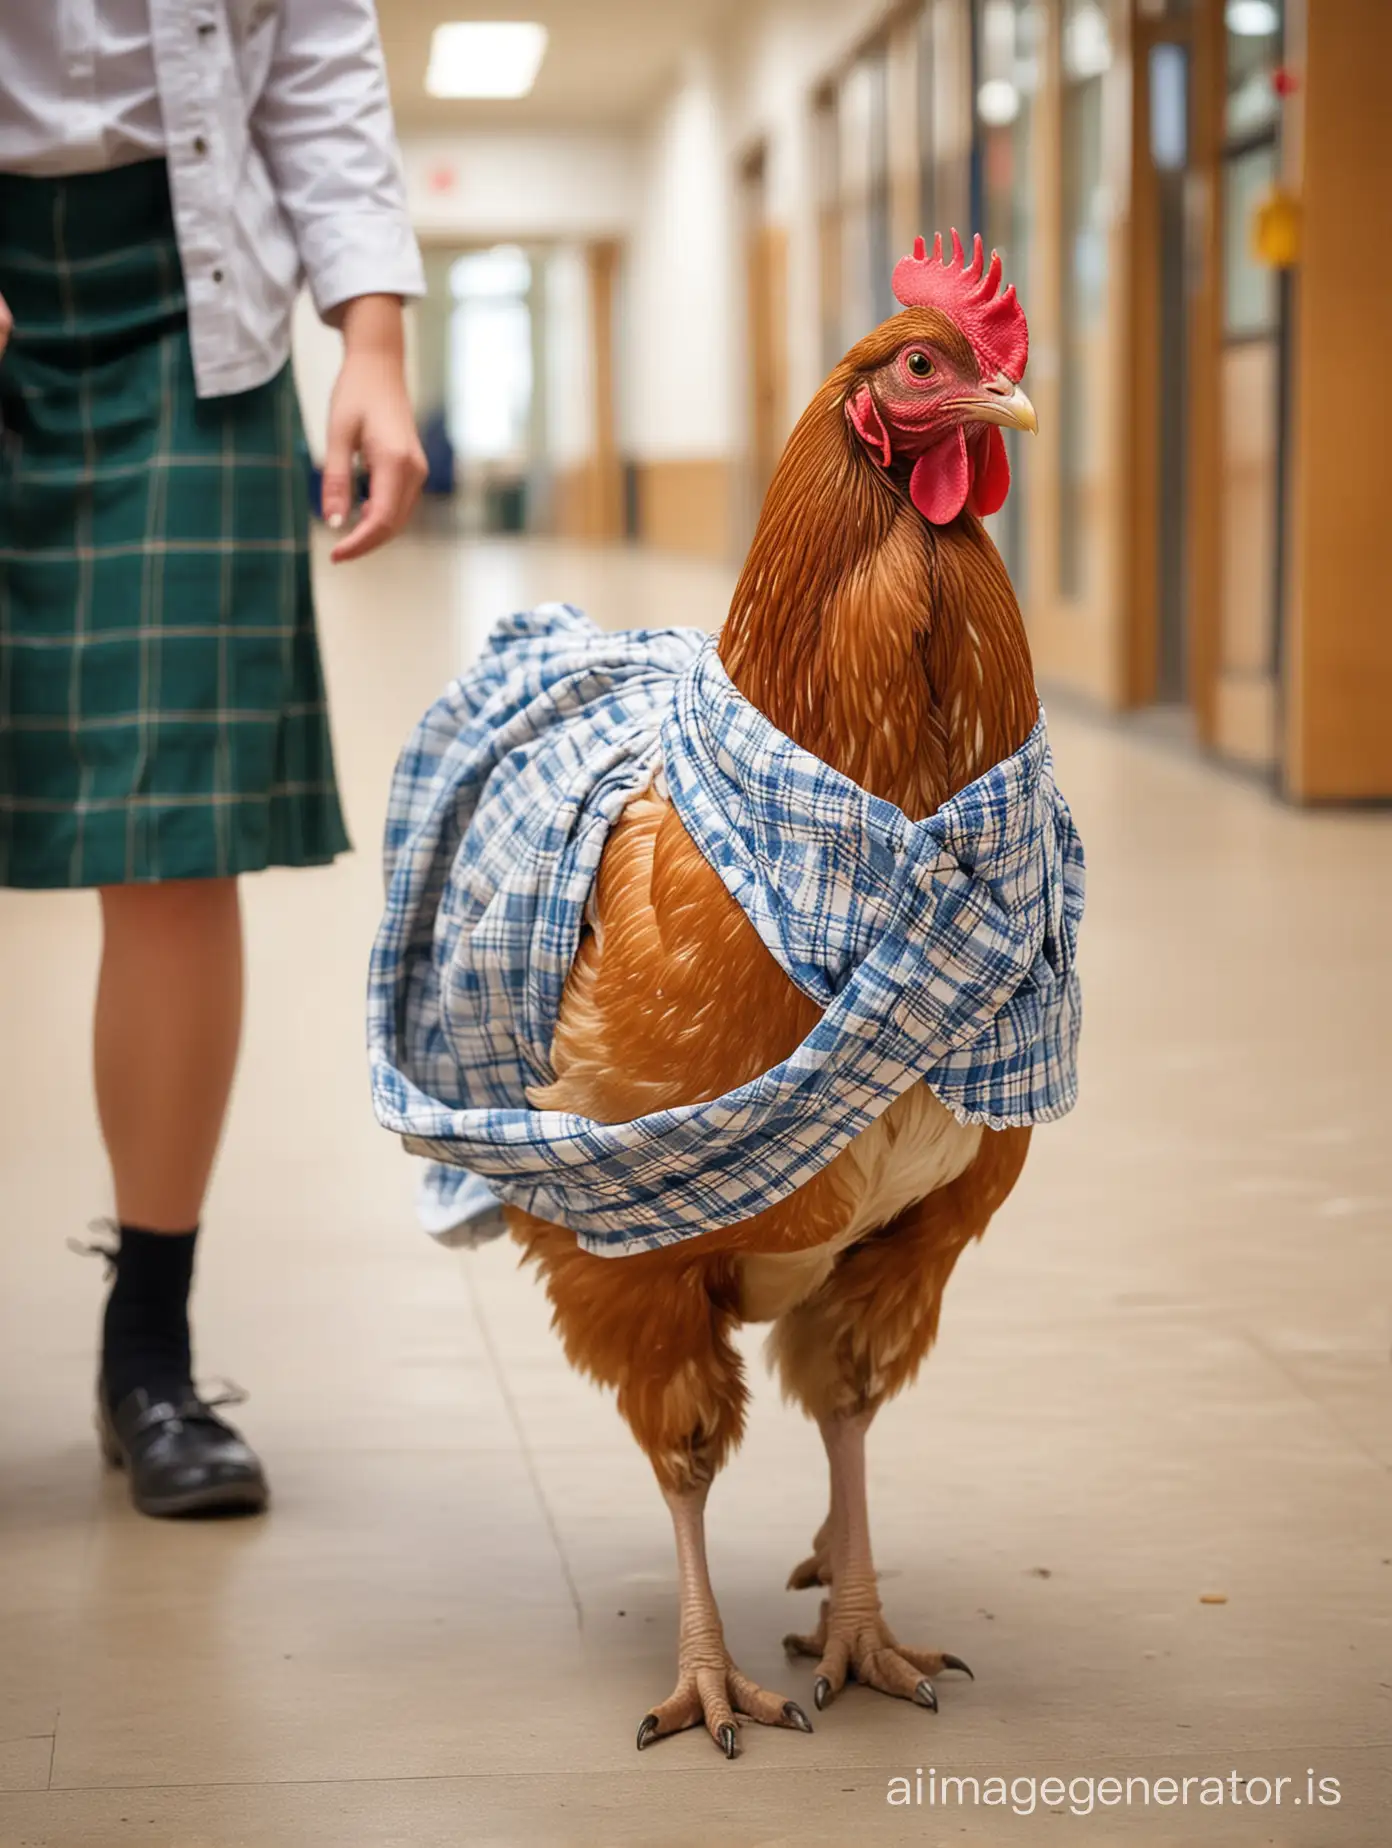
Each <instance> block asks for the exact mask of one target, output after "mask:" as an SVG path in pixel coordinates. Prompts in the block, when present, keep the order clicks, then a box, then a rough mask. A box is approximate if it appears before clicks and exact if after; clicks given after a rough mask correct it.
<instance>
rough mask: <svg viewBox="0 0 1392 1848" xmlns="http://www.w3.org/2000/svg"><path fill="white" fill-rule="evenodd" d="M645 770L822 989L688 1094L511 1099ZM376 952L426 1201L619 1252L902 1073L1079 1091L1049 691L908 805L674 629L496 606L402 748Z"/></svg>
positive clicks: (958, 1104) (969, 1116) (805, 981)
mask: <svg viewBox="0 0 1392 1848" xmlns="http://www.w3.org/2000/svg"><path fill="white" fill-rule="evenodd" d="M659 773H660V774H661V775H663V776H665V780H666V786H667V789H668V791H669V793H670V796H671V800H672V802H673V804H674V806H675V808H676V810H677V813H678V814H679V815H680V817H681V820H682V822H683V824H684V825H685V827H686V829H687V830H688V832H689V833H690V835H691V837H692V839H693V840H694V842H695V843H696V845H697V847H698V848H699V849H700V851H701V853H702V854H703V855H704V857H705V858H706V859H707V860H708V861H709V862H710V864H711V866H712V867H713V868H714V869H715V870H716V872H717V873H718V874H719V876H720V878H721V880H722V881H723V883H724V885H725V886H726V888H727V889H728V891H729V892H730V893H731V895H732V896H733V897H734V898H735V900H736V901H737V902H738V904H739V905H740V908H741V909H742V910H743V911H744V912H745V914H746V915H747V916H748V918H749V919H750V922H751V923H752V924H753V926H754V928H755V930H756V931H757V932H758V934H759V937H760V939H761V941H762V942H763V943H764V945H765V946H766V947H767V949H768V951H769V953H770V954H771V955H772V956H773V957H774V959H775V960H776V961H777V963H778V964H779V966H780V967H781V968H782V969H783V970H784V971H785V973H786V974H787V975H788V977H789V978H790V979H791V980H792V981H793V982H795V983H796V984H797V986H798V987H799V988H800V989H801V990H802V991H803V992H804V993H805V994H807V995H810V996H811V997H812V999H813V1000H814V1001H816V1002H817V1004H818V1006H819V1007H821V1008H822V1009H823V1010H824V1011H823V1013H822V1016H821V1019H820V1020H819V1021H818V1023H817V1025H816V1026H815V1027H814V1028H813V1030H812V1032H811V1033H810V1034H809V1035H808V1037H807V1038H806V1040H804V1041H803V1043H802V1045H800V1046H799V1047H798V1048H797V1050H796V1051H795V1052H794V1053H793V1054H792V1055H791V1057H789V1058H788V1059H786V1060H784V1061H783V1063H782V1064H780V1065H777V1066H775V1067H773V1069H771V1070H770V1071H767V1072H765V1073H763V1074H762V1075H761V1076H760V1077H758V1078H755V1079H754V1080H752V1082H750V1083H748V1084H745V1085H741V1086H740V1087H739V1088H738V1089H737V1090H734V1091H730V1092H728V1093H727V1094H726V1095H725V1096H723V1097H719V1098H716V1099H715V1100H714V1101H713V1102H710V1103H698V1104H691V1105H685V1106H682V1107H680V1108H677V1109H672V1110H662V1111H657V1112H654V1113H653V1114H651V1115H649V1116H645V1117H641V1118H639V1119H637V1120H636V1121H634V1122H630V1123H618V1124H601V1123H596V1122H593V1121H591V1120H590V1119H589V1118H586V1117H581V1116H576V1115H572V1114H569V1113H566V1112H561V1111H543V1110H534V1109H531V1108H529V1107H528V1103H527V1093H528V1088H529V1087H530V1086H534V1085H540V1084H546V1083H548V1082H550V1080H551V1079H552V1078H553V1076H554V1074H553V1072H552V1069H551V1065H550V1047H551V1040H552V1036H553V1033H554V1029H555V1024H556V1017H557V1012H558V1010H559V1007H560V1001H561V994H562V990H563V988H564V985H565V980H566V976H567V974H568V972H569V970H570V966H571V963H572V961H573V958H574V955H575V950H576V946H577V944H578V942H579V937H580V932H581V929H582V926H583V923H584V914H585V906H586V903H587V901H588V899H589V896H590V892H591V889H592V887H593V884H594V879H595V874H596V872H597V870H598V867H599V862H600V857H601V855H602V853H603V850H604V843H605V840H606V838H607V836H608V832H609V829H610V828H611V826H612V825H613V823H614V821H615V820H616V818H617V817H618V816H619V815H620V814H621V812H622V810H623V808H624V806H625V805H626V803H627V802H628V801H629V800H630V799H631V798H632V796H633V795H634V794H635V793H636V792H638V791H640V790H642V789H644V788H647V787H648V786H650V785H651V784H652V782H653V780H654V778H655V777H657V776H658V775H659ZM386 873H387V902H386V910H385V914H384V916H383V919H382V924H381V927H380V930H379V932H378V936H377V941H376V945H375V947H374V950H373V955H372V970H371V981H370V993H369V1029H368V1036H369V1046H370V1053H371V1064H372V1087H373V1101H374V1106H375V1108H376V1112H377V1116H378V1119H379V1121H380V1122H381V1123H383V1124H384V1125H385V1126H386V1127H387V1128H388V1129H391V1130H394V1131H395V1132H396V1133H397V1134H398V1135H400V1136H402V1137H403V1138H405V1140H406V1146H407V1147H408V1148H409V1149H410V1150H411V1151H412V1152H413V1153H416V1154H422V1155H427V1156H430V1157H433V1158H434V1161H435V1163H436V1165H435V1166H433V1167H432V1168H431V1170H430V1173H429V1175H428V1177H427V1181H426V1183H425V1187H424V1190H423V1198H422V1218H423V1219H424V1221H425V1222H426V1224H427V1226H428V1227H430V1229H432V1230H433V1231H435V1232H436V1233H437V1234H440V1233H444V1232H446V1231H451V1232H453V1231H457V1230H458V1229H459V1228H460V1227H461V1225H464V1226H472V1228H473V1231H474V1233H475V1234H488V1233H491V1232H493V1231H496V1230H498V1229H500V1225H501V1220H500V1215H499V1212H498V1202H499V1200H500V1199H501V1200H506V1201H510V1202H512V1203H513V1204H515V1205H517V1206H522V1207H525V1208H526V1209H527V1210H528V1211H530V1212H533V1213H535V1214H537V1215H538V1216H540V1217H541V1218H544V1219H549V1220H553V1221H555V1222H556V1223H558V1224H561V1225H565V1226H567V1227H569V1228H571V1229H572V1230H573V1231H574V1232H575V1233H576V1235H577V1237H578V1238H579V1240H580V1243H581V1244H582V1245H584V1246H586V1247H587V1248H588V1249H590V1250H592V1251H595V1252H599V1253H604V1254H609V1255H623V1254H625V1253H628V1252H632V1251H637V1250H642V1249H648V1248H651V1247H653V1246H657V1245H665V1244H670V1243H673V1242H674V1241H676V1240H678V1239H683V1238H691V1237H695V1236H697V1235H699V1234H700V1233H702V1232H706V1231H710V1230H712V1229H714V1228H715V1227H718V1226H726V1225H733V1224H736V1223H738V1222H739V1221H740V1220H743V1219H747V1218H749V1217H750V1216H751V1215H752V1214H754V1213H756V1212H759V1211H761V1210H762V1209H764V1208H766V1207H768V1206H770V1205H772V1204H773V1203H774V1202H776V1201H778V1200H781V1199H783V1198H785V1197H786V1196H787V1195H789V1194H791V1193H792V1192H794V1191H795V1190H796V1189H797V1188H798V1187H801V1186H803V1185H804V1184H805V1183H806V1182H807V1181H809V1180H811V1178H812V1177H813V1176H814V1175H815V1174H817V1173H818V1172H819V1171H820V1170H821V1169H822V1168H824V1167H825V1166H826V1165H827V1163H828V1162H829V1161H831V1159H832V1158H833V1157H834V1156H835V1155H836V1154H837V1153H838V1152H839V1151H840V1150H841V1149H842V1148H844V1147H845V1146H846V1144H847V1143H848V1142H850V1141H851V1140H852V1139H853V1138H854V1137H855V1136H857V1135H859V1134H860V1132H861V1131H862V1130H864V1129H866V1128H867V1127H868V1126H869V1125H870V1124H871V1123H873V1122H874V1121H875V1119H876V1118H877V1117H878V1116H880V1115H881V1114H882V1113H883V1112H884V1111H885V1110H886V1109H887V1108H888V1106H889V1105H890V1104H891V1103H892V1102H893V1101H894V1099H895V1098H896V1097H898V1096H899V1095H900V1094H901V1093H902V1092H904V1091H906V1090H907V1089H908V1088H909V1087H910V1086H911V1085H913V1084H915V1083H917V1082H919V1081H920V1080H922V1081H925V1082H926V1083H928V1084H929V1085H930V1087H931V1088H932V1090H933V1091H934V1092H935V1093H936V1094H937V1096H938V1097H939V1098H941V1100H942V1101H943V1103H944V1104H946V1105H947V1107H948V1108H949V1109H950V1110H951V1111H952V1112H953V1114H954V1115H955V1116H957V1117H958V1118H959V1119H960V1120H961V1121H962V1122H965V1123H985V1124H989V1125H991V1126H992V1127H994V1128H1004V1127H1006V1126H1008V1125H1012V1124H1024V1123H1040V1122H1047V1121H1049V1120H1051V1119H1052V1118H1055V1117H1059V1116H1062V1115H1063V1114H1064V1113H1065V1112H1066V1111H1068V1110H1069V1109H1070V1108H1071V1107H1072V1105H1073V1102H1074V1100H1075V1097H1076V1090H1077V1080H1076V1047H1077V1037H1078V1028H1079V1024H1080V1013H1081V1009H1080V999H1079V992H1078V979H1077V975H1076V972H1075V970H1074V953H1075V948H1076V942H1077V933H1078V925H1079V922H1080V919H1081V917H1082V910H1083V854H1082V847H1081V844H1080V842H1079V840H1078V836H1077V833H1076V832H1075V830H1074V827H1073V822H1072V818H1071V816H1070V815H1069V812H1068V807H1067V805H1066V803H1065V802H1064V800H1063V798H1062V796H1061V795H1060V794H1059V792H1058V790H1057V788H1056V786H1055V784H1054V777H1053V764H1052V759H1051V757H1050V753H1049V746H1048V739H1047V735H1046V732H1045V724H1044V714H1043V712H1042V710H1041V712H1040V715H1039V719H1038V721H1037V723H1036V724H1035V727H1034V730H1033V731H1032V732H1031V733H1030V735H1029V737H1028V738H1027V739H1026V740H1025V742H1024V744H1023V745H1021V747H1020V749H1019V750H1018V751H1016V752H1015V754H1014V755H1013V756H1012V757H1009V758H1007V759H1006V760H1005V761H1004V762H1003V763H1000V764H997V765H996V766H995V767H994V768H993V769H991V770H988V771H987V772H986V773H985V775H983V776H981V777H979V778H978V779H977V780H976V781H975V782H974V783H971V784H969V785H968V786H967V788H965V789H963V790H962V791H961V792H960V793H959V794H958V795H956V796H954V797H952V798H951V800H950V801H948V802H946V803H944V804H943V806H942V807H941V808H940V809H939V810H938V811H937V813H936V814H933V815H931V816H929V817H928V818H927V820H925V821H919V822H912V821H910V820H909V819H908V818H907V817H906V816H905V815H904V814H903V813H901V811H900V810H899V809H897V808H895V807H894V805H893V804H892V803H889V802H885V801H882V800H880V799H879V798H878V797H875V796H871V795H867V794H866V792H865V791H864V790H863V789H861V788H859V787H858V786H857V785H856V784H854V783H852V782H850V781H848V780H847V778H845V777H844V776H842V775H840V774H839V773H838V772H837V771H835V770H833V769H831V768H830V766H829V765H827V764H824V763H822V762H821V760H820V759H818V758H816V757H814V756H812V755H811V753H810V752H807V751H804V750H802V749H801V748H800V747H799V746H798V745H796V744H794V743H793V742H792V740H791V739H790V738H787V737H785V736H784V735H783V733H781V732H780V731H778V730H777V729H776V728H775V727H774V726H773V725H771V724H770V723H769V721H768V720H767V719H765V718H764V717H763V715H762V714H761V713H760V712H759V711H758V710H757V709H756V708H755V707H753V706H751V705H750V704H749V702H748V701H747V700H746V699H744V698H743V696H742V695H741V694H740V693H738V692H737V691H736V689H735V688H734V686H732V684H731V683H730V680H729V678H728V677H727V675H726V673H725V670H724V668H723V667H722V666H721V664H720V661H719V658H718V656H717V654H716V652H715V647H714V644H713V643H712V642H711V641H710V640H709V639H708V638H706V637H704V636H702V635H700V634H698V633H696V632H694V631H688V630H673V629H666V630H640V631H630V632H628V633H625V634H621V635H606V634H602V633H601V632H600V631H599V630H597V629H596V628H595V627H594V625H593V624H592V623H590V622H589V621H588V619H587V618H586V617H584V616H582V615H581V614H580V612H579V611H577V610H573V609H571V608H570V607H569V606H568V605H563V604H547V605H544V606H543V607H541V608H540V609H537V610H533V611H529V612H526V613H524V614H520V615H516V616H511V617H509V618H507V619H506V620H505V621H504V622H503V623H501V624H500V625H499V627H498V628H497V629H496V630H495V632H494V634H493V636H492V638H491V639H490V642H489V644H488V646H487V648H486V650H485V652H484V655H483V658H482V659H481V661H480V662H479V664H478V665H477V666H476V667H474V668H473V669H471V670H470V672H469V673H467V674H466V675H464V676H463V678H462V679H460V680H457V681H455V683H454V684H453V685H452V686H451V687H450V688H449V689H448V691H447V692H446V693H445V694H444V696H443V697H442V698H441V699H440V700H439V701H437V703H436V704H435V705H434V706H433V707H432V708H431V709H430V711H429V712H428V713H427V714H426V715H425V718H424V719H423V720H422V721H421V723H420V726H419V727H418V729H417V731H416V733H415V735H414V736H413V737H412V739H411V740H410V742H409V744H408V745H407V747H406V750H405V751H404V753H403V754H402V757H401V760H400V762H399V764H398V766H397V771H396V778H395V782H394V784H393V788H392V797H391V805H390V810H389V814H388V820H387V831H386Z"/></svg>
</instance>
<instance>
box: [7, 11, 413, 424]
mask: <svg viewBox="0 0 1392 1848" xmlns="http://www.w3.org/2000/svg"><path fill="white" fill-rule="evenodd" d="M160 154H163V155H164V156H165V158H166V159H167V161H168V164H169V180H170V191H171V193H172V196H173V201H174V220H175V230H176V235H177V237H178V243H179V254H180V257H181V259H182V263H183V270H184V280H185V285H186V288H187V292H188V304H189V331H190V337H191V341H192V346H193V361H194V372H195V374H196V377H197V381H198V390H199V393H200V395H202V396H204V397H217V396H222V395H224V394H226V393H230V392H236V391H246V390H249V389H250V388H251V387H252V386H254V385H259V384H261V383H263V382H264V381H265V380H266V379H268V378H270V377H271V376H272V375H273V374H274V373H275V372H277V371H278V370H279V369H280V367H281V366H282V365H283V364H284V363H285V360H286V358H287V356H288V354H289V350H290V314H291V309H292V307H293V305H294V299H295V294H296V292H297V289H298V287H299V282H300V277H301V274H303V275H304V276H305V277H307V279H308V282H309V286H310V289H311V292H312V293H313V296H314V301H315V305H316V306H317V307H318V309H319V311H320V313H321V314H323V313H326V312H327V311H328V310H329V309H331V308H335V307H337V306H338V305H339V304H340V303H341V302H345V301H348V300H350V299H351V298H352V297H353V296H356V295H368V294H394V295H403V296H410V295H420V294H423V293H424V286H425V284H424V276H423V274H422V270H421V262H420V253H419V251H418V249H417V247H416V241H415V237H414V235H413V234H412V231H411V226H410V220H409V217H408V215H407V210H406V198H405V187H404V184H403V180H402V174H401V162H400V157H399V155H398V153H397V148H396V138H395V132H394V129H393V125H392V116H391V105H390V102H389V100H388V95H387V81H386V73H385V70H384V68H383V64H382V51H381V45H380V43H379V40H378V36H377V21H376V15H375V12H374V10H373V6H372V0H43V4H39V5H13V6H11V5H4V6H0V188H2V187H3V185H4V176H5V175H6V174H10V173H24V174H70V173H84V172H92V171H94V170H97V169H101V168H105V167H113V166H121V165H125V164H127V163H129V162H131V161H134V160H141V159H148V158H151V157H157V156H158V155H160Z"/></svg>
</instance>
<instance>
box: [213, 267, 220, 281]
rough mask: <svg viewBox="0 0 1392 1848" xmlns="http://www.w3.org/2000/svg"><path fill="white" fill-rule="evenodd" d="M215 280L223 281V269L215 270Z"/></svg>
mask: <svg viewBox="0 0 1392 1848" xmlns="http://www.w3.org/2000/svg"><path fill="white" fill-rule="evenodd" d="M213 281H214V282H221V281H222V271H221V270H220V269H215V270H214V271H213Z"/></svg>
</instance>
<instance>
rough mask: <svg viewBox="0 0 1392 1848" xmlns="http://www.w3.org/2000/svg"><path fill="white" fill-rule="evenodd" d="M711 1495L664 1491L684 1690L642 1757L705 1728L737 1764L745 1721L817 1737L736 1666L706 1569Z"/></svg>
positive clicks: (649, 1734) (655, 1715)
mask: <svg viewBox="0 0 1392 1848" xmlns="http://www.w3.org/2000/svg"><path fill="white" fill-rule="evenodd" d="M707 1493H708V1486H707V1485H706V1484H705V1483H700V1484H698V1485H697V1486H695V1487H694V1488H690V1489H684V1490H664V1498H665V1500H666V1502H667V1506H668V1507H669V1508H670V1509H671V1511H672V1527H673V1529H674V1531H675V1533H676V1539H677V1575H678V1579H679V1582H680V1588H681V1629H680V1632H679V1636H678V1643H677V1662H678V1673H677V1685H676V1688H675V1690H674V1691H673V1692H672V1693H671V1694H670V1695H669V1696H668V1697H667V1699H666V1700H664V1701H663V1702H662V1703H661V1704H660V1705H659V1706H656V1707H654V1708H653V1710H652V1712H651V1713H649V1714H648V1715H647V1716H646V1718H645V1719H644V1720H643V1723H642V1725H641V1726H640V1727H639V1728H638V1750H639V1751H640V1752H641V1751H642V1749H643V1747H644V1746H645V1745H647V1744H648V1743H649V1741H650V1740H653V1739H661V1738H663V1737H665V1735H666V1734H668V1733H674V1732H681V1731H682V1730H683V1729H684V1728H685V1727H688V1726H700V1725H703V1724H704V1726H705V1728H706V1730H707V1732H709V1734H710V1736H711V1738H712V1739H714V1740H715V1743H716V1744H717V1745H718V1746H719V1747H720V1749H721V1751H722V1752H724V1754H725V1756H726V1757H727V1758H733V1757H734V1756H735V1755H736V1753H737V1752H738V1751H739V1733H738V1727H739V1724H740V1721H741V1720H742V1719H750V1720H757V1721H758V1722H759V1723H760V1724H761V1725H763V1726H792V1727H795V1728H796V1729H797V1730H798V1731H799V1732H811V1730H812V1722H811V1721H810V1720H809V1719H808V1717H807V1715H806V1714H805V1713H804V1712H803V1710H802V1708H801V1707H799V1706H798V1704H797V1702H796V1701H792V1700H785V1699H784V1697H783V1696H782V1695H781V1694H770V1693H769V1692H768V1691H767V1690H766V1689H764V1688H761V1687H759V1686H758V1685H757V1683H755V1682H753V1681H751V1680H750V1679H749V1677H748V1675H746V1674H743V1673H742V1672H741V1671H740V1670H739V1669H738V1668H737V1667H736V1666H735V1664H734V1663H733V1662H732V1661H731V1660H730V1653H729V1651H728V1650H727V1649H726V1647H725V1632H724V1630H723V1629H722V1627H721V1623H720V1611H719V1609H718V1607H717V1605H716V1602H715V1593H714V1592H713V1591H712V1590H711V1582H710V1570H709V1568H708V1566H707V1564H706V1495H707Z"/></svg>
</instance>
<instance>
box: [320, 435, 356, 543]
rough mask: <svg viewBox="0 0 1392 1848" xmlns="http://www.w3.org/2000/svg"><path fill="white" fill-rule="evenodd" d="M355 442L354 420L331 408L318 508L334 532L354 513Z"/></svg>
mask: <svg viewBox="0 0 1392 1848" xmlns="http://www.w3.org/2000/svg"><path fill="white" fill-rule="evenodd" d="M357 440H358V431H357V425H356V421H355V419H354V418H353V417H352V416H351V415H350V414H348V413H347V412H344V411H340V410H338V409H337V408H336V407H332V406H331V407H330V410H329V434H328V440H327V441H326V443H325V446H324V473H323V476H322V488H321V492H320V500H319V504H320V507H321V509H322V511H323V515H324V521H325V524H326V525H328V526H329V527H331V528H332V529H333V530H334V531H337V529H338V528H339V527H340V526H342V525H343V523H344V521H345V520H346V519H347V518H348V515H349V514H350V513H351V512H352V511H353V452H354V450H355V449H356V447H357Z"/></svg>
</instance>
